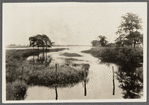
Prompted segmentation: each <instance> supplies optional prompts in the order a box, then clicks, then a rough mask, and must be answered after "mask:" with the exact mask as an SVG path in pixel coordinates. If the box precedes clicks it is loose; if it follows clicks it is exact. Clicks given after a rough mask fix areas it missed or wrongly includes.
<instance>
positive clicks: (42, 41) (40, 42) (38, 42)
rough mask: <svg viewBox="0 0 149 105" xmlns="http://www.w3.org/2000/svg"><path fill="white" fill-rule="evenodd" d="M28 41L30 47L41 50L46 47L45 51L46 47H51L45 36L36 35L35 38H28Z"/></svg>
mask: <svg viewBox="0 0 149 105" xmlns="http://www.w3.org/2000/svg"><path fill="white" fill-rule="evenodd" d="M29 41H30V46H32V47H34V46H37V47H43V50H44V47H45V46H46V49H47V47H51V46H52V42H51V40H50V39H49V37H48V36H47V35H40V34H38V35H36V36H33V37H30V38H29Z"/></svg>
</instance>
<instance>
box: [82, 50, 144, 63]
mask: <svg viewBox="0 0 149 105" xmlns="http://www.w3.org/2000/svg"><path fill="white" fill-rule="evenodd" d="M82 52H83V53H89V54H91V55H92V56H94V57H97V58H100V59H101V61H102V62H107V63H115V64H118V65H121V64H131V65H139V64H141V63H142V62H143V48H130V47H129V48H128V47H122V48H113V47H95V48H91V49H90V50H85V51H82Z"/></svg>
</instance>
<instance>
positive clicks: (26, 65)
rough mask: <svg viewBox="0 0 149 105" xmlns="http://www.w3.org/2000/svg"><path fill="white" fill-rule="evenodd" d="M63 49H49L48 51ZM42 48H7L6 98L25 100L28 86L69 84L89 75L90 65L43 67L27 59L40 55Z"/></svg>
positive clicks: (61, 85)
mask: <svg viewBox="0 0 149 105" xmlns="http://www.w3.org/2000/svg"><path fill="white" fill-rule="evenodd" d="M60 50H63V49H52V50H47V51H48V52H53V51H60ZM41 52H43V51H42V50H37V49H34V50H33V49H29V50H7V51H6V99H7V100H23V99H24V98H25V94H26V91H27V87H28V86H35V85H37V86H50V87H54V86H59V87H63V86H67V85H70V84H76V83H78V82H79V81H82V80H84V78H86V77H87V75H88V70H89V65H88V64H78V65H77V66H79V68H77V67H76V65H75V66H73V65H72V66H70V65H58V66H57V69H56V67H55V66H54V65H53V66H49V67H47V68H43V67H41V65H39V64H36V63H34V64H31V63H30V62H28V61H26V60H25V59H26V58H27V57H28V56H31V55H38V54H39V53H41Z"/></svg>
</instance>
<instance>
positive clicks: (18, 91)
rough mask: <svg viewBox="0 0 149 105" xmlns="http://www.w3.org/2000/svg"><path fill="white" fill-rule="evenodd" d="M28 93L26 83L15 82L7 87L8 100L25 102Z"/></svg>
mask: <svg viewBox="0 0 149 105" xmlns="http://www.w3.org/2000/svg"><path fill="white" fill-rule="evenodd" d="M26 91H27V85H26V83H25V82H21V81H19V80H18V81H15V82H12V83H7V85H6V100H23V99H24V98H25V94H26Z"/></svg>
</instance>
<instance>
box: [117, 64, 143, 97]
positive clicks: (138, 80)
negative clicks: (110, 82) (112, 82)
mask: <svg viewBox="0 0 149 105" xmlns="http://www.w3.org/2000/svg"><path fill="white" fill-rule="evenodd" d="M117 79H118V80H119V82H120V83H121V84H120V86H119V87H120V88H122V89H123V95H124V96H123V98H141V96H142V95H141V92H142V90H143V68H142V67H139V68H136V67H133V66H120V67H119V69H118V72H117Z"/></svg>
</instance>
